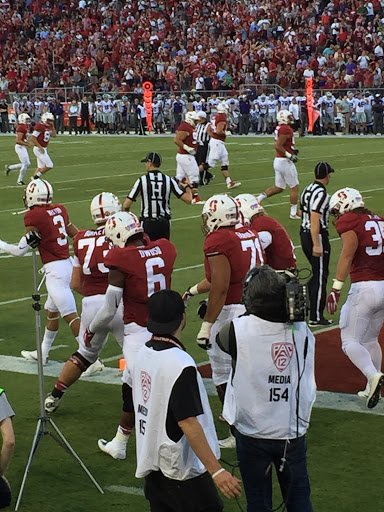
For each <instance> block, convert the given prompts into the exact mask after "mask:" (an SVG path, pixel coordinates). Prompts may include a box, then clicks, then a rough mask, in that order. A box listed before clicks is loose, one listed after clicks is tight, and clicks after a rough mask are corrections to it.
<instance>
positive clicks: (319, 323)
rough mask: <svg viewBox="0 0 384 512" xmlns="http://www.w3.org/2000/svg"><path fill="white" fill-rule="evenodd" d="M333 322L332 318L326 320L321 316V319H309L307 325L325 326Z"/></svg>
mask: <svg viewBox="0 0 384 512" xmlns="http://www.w3.org/2000/svg"><path fill="white" fill-rule="evenodd" d="M332 324H333V320H327V319H326V318H322V319H321V320H309V322H308V325H309V327H327V326H329V325H332Z"/></svg>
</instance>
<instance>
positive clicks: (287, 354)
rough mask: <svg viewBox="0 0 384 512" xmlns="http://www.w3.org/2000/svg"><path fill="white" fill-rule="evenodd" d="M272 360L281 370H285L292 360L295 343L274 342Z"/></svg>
mask: <svg viewBox="0 0 384 512" xmlns="http://www.w3.org/2000/svg"><path fill="white" fill-rule="evenodd" d="M271 352H272V360H273V363H274V365H275V366H276V368H277V369H278V370H279V372H283V371H284V370H285V369H286V368H287V366H288V365H289V363H290V362H291V359H292V355H293V343H286V342H281V343H272V347H271Z"/></svg>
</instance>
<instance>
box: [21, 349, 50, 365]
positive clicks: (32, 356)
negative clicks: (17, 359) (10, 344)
mask: <svg viewBox="0 0 384 512" xmlns="http://www.w3.org/2000/svg"><path fill="white" fill-rule="evenodd" d="M21 355H22V356H23V357H24V359H28V361H37V350H22V351H21ZM47 364H48V357H46V358H45V359H44V358H43V366H46V365H47Z"/></svg>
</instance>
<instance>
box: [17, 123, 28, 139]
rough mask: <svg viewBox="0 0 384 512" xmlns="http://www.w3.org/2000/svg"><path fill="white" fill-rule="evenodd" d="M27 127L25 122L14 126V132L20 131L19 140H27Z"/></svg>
mask: <svg viewBox="0 0 384 512" xmlns="http://www.w3.org/2000/svg"><path fill="white" fill-rule="evenodd" d="M28 132H29V128H28V126H27V125H26V124H18V125H17V126H16V133H22V134H23V136H22V137H21V140H22V141H23V142H27V137H28Z"/></svg>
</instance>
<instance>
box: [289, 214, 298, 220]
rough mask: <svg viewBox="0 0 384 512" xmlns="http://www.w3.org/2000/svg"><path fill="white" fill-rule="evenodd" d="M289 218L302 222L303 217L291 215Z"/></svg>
mask: <svg viewBox="0 0 384 512" xmlns="http://www.w3.org/2000/svg"><path fill="white" fill-rule="evenodd" d="M289 218H290V219H292V220H301V217H300V216H299V215H290V216H289Z"/></svg>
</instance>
